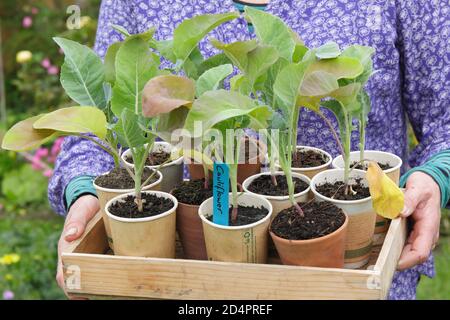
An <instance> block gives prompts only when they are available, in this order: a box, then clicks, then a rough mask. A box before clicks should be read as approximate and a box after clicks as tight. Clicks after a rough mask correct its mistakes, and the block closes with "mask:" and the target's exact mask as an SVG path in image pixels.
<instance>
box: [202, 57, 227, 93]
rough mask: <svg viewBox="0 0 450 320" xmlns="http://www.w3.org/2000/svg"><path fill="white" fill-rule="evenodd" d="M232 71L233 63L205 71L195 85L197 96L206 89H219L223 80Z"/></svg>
mask: <svg viewBox="0 0 450 320" xmlns="http://www.w3.org/2000/svg"><path fill="white" fill-rule="evenodd" d="M232 73H233V66H232V65H231V64H224V65H221V66H217V67H214V68H211V69H209V70H208V71H206V72H205V73H203V74H202V75H201V76H200V77H199V78H198V80H197V82H196V85H195V86H196V95H197V97H199V96H201V95H202V94H203V93H205V92H206V91H210V90H216V89H218V88H219V85H220V84H221V82H222V81H223V80H224V79H225V78H226V77H228V76H229V75H230V74H232Z"/></svg>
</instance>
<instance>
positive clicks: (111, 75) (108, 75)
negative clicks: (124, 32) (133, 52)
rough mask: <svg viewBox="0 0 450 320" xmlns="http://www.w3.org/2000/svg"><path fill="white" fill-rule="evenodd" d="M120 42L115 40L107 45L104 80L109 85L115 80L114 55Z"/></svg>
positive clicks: (120, 44)
mask: <svg viewBox="0 0 450 320" xmlns="http://www.w3.org/2000/svg"><path fill="white" fill-rule="evenodd" d="M121 46H122V42H115V43H113V44H112V45H110V46H109V48H108V50H107V51H106V55H105V62H104V63H105V80H106V81H107V82H109V83H110V84H111V85H114V82H115V81H116V56H117V51H119V49H120V47H121Z"/></svg>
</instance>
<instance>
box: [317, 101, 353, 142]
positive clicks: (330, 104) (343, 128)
mask: <svg viewBox="0 0 450 320" xmlns="http://www.w3.org/2000/svg"><path fill="white" fill-rule="evenodd" d="M321 106H323V107H325V108H327V109H328V110H330V111H331V112H333V114H334V116H335V117H336V120H337V122H338V124H339V133H340V134H339V135H340V138H341V142H342V145H343V146H344V150H349V144H350V135H351V131H352V128H351V126H352V124H351V120H350V119H349V115H348V112H347V110H346V108H345V107H344V106H343V105H342V103H340V102H339V101H337V100H327V101H322V102H321Z"/></svg>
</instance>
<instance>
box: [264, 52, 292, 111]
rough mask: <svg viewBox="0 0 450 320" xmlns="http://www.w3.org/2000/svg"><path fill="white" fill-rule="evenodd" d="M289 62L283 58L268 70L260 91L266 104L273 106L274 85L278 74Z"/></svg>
mask: <svg viewBox="0 0 450 320" xmlns="http://www.w3.org/2000/svg"><path fill="white" fill-rule="evenodd" d="M288 64H289V62H288V61H287V60H286V59H284V58H279V59H278V60H277V61H276V62H275V63H274V64H273V65H272V66H271V67H270V68H269V69H268V70H267V73H266V74H267V77H266V79H265V81H264V84H263V88H262V89H260V91H261V92H262V93H263V94H264V95H265V98H266V103H268V104H269V105H273V99H274V92H273V90H274V84H275V80H276V79H277V77H278V74H279V73H280V72H281V70H283V68H284V67H286V66H287V65H288Z"/></svg>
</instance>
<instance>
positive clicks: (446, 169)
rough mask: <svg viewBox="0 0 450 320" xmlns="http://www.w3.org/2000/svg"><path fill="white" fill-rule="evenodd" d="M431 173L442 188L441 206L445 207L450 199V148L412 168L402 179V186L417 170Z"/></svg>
mask: <svg viewBox="0 0 450 320" xmlns="http://www.w3.org/2000/svg"><path fill="white" fill-rule="evenodd" d="M416 171H420V172H424V173H426V174H428V175H430V176H431V177H432V178H433V179H434V181H436V183H437V184H438V185H439V188H440V189H441V207H442V208H445V207H446V206H447V205H448V202H449V200H450V150H445V151H441V152H439V153H438V154H436V155H434V156H433V157H431V158H430V159H429V160H428V161H427V162H425V163H424V164H423V165H421V166H418V167H415V168H412V169H411V170H409V171H408V172H407V173H405V174H404V175H403V176H402V177H401V179H400V186H401V187H404V186H405V184H406V180H407V179H408V177H409V176H410V175H411V174H412V173H414V172H416Z"/></svg>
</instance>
